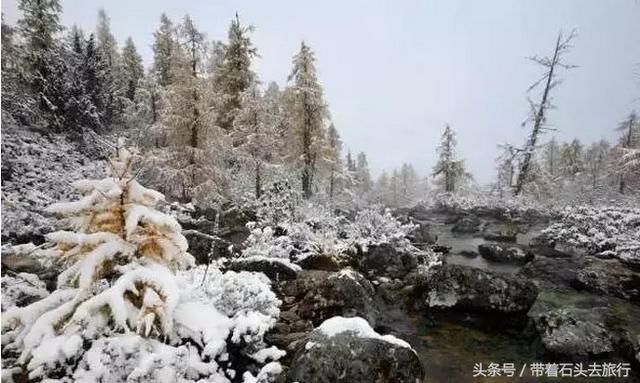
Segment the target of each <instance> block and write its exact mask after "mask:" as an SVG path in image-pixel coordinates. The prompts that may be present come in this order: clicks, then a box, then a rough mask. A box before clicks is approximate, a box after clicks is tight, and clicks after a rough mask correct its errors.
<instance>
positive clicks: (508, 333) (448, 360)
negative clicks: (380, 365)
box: [396, 217, 640, 383]
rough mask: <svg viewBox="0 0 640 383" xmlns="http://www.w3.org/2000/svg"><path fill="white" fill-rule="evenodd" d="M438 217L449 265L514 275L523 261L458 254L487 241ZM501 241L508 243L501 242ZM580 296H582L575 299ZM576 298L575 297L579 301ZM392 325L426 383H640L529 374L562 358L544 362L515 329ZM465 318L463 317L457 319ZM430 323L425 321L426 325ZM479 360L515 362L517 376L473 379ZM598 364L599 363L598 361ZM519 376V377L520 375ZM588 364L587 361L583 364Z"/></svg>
mask: <svg viewBox="0 0 640 383" xmlns="http://www.w3.org/2000/svg"><path fill="white" fill-rule="evenodd" d="M443 222H444V220H443V219H442V218H441V217H437V218H435V219H434V220H433V221H432V222H430V226H431V231H432V234H436V235H437V236H438V241H437V243H438V244H440V245H446V246H450V247H451V251H450V253H449V254H448V255H445V256H444V260H445V262H447V263H451V264H459V265H465V266H470V267H476V268H479V269H483V270H489V271H495V272H500V273H510V274H512V273H516V272H518V270H520V268H521V267H522V266H521V265H515V264H505V263H496V262H491V261H488V260H486V259H484V258H483V257H482V256H480V255H478V256H477V257H467V256H463V255H460V252H464V251H474V252H476V253H477V252H478V245H480V244H483V243H487V242H488V241H485V240H484V239H483V238H481V237H477V236H474V235H472V234H462V233H453V232H451V227H452V226H453V225H450V224H444V223H443ZM541 229H542V227H534V228H531V230H529V232H527V233H525V234H518V236H517V243H516V244H518V245H528V244H529V243H530V241H531V239H532V238H533V237H535V236H536V235H537V234H538V233H539V232H540V230H541ZM505 245H508V244H506V243H505ZM578 298H579V299H582V298H581V297H578ZM578 298H576V299H578ZM397 319H398V320H397V322H396V324H397V325H398V329H401V330H400V331H401V332H404V334H401V335H404V336H405V339H407V340H408V341H409V342H410V343H411V344H412V346H413V347H414V349H415V350H416V351H417V353H418V355H419V357H420V360H421V361H422V363H423V365H424V366H425V371H426V376H425V379H424V382H430V383H450V382H451V383H467V382H469V383H472V382H473V383H478V382H491V383H501V382H525V383H529V382H574V383H583V382H623V383H632V382H633V383H636V382H640V379H639V378H638V377H637V375H634V376H633V377H627V378H616V377H611V378H599V377H588V378H583V377H558V378H549V377H533V376H531V369H530V368H531V363H536V362H540V363H562V362H566V361H558V360H545V359H544V358H543V356H542V355H538V354H537V352H536V349H534V347H533V346H532V345H531V344H530V339H529V337H527V336H525V335H524V334H523V333H522V332H518V331H517V330H504V331H487V330H481V329H478V328H475V327H474V326H472V325H466V324H463V323H461V322H463V321H462V320H455V321H453V322H452V321H441V322H436V324H433V323H430V322H428V321H427V320H425V319H424V318H420V317H404V318H402V317H398V318H397ZM459 319H463V318H459ZM427 323H429V325H428V324H427ZM476 363H482V366H483V368H484V369H486V368H487V366H488V365H489V363H497V364H499V365H502V364H503V363H513V364H514V367H515V369H516V372H515V374H514V375H515V376H513V377H507V376H492V377H489V376H486V377H483V376H479V377H474V365H475V364H476ZM600 363H602V362H600ZM523 366H524V370H522V377H520V376H519V375H520V374H521V369H523ZM584 366H585V368H587V366H588V363H585V365H584Z"/></svg>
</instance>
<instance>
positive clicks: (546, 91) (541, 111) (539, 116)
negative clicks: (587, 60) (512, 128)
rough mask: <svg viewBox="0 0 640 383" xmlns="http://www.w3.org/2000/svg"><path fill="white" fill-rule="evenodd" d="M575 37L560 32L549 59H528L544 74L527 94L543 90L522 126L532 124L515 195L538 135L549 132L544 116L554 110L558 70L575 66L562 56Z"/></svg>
mask: <svg viewBox="0 0 640 383" xmlns="http://www.w3.org/2000/svg"><path fill="white" fill-rule="evenodd" d="M575 36H576V32H575V30H572V31H571V33H570V34H569V35H568V36H566V37H565V36H564V35H563V34H562V32H560V33H559V34H558V38H557V40H556V45H555V49H554V51H553V55H552V56H551V57H549V56H543V57H540V56H534V57H531V58H530V59H531V60H532V61H533V62H535V63H537V64H540V65H542V66H543V67H544V68H545V72H544V74H543V75H542V77H541V78H540V79H539V80H538V81H536V82H535V83H533V84H532V85H531V86H530V87H529V89H527V92H531V91H532V90H534V89H537V88H538V87H539V86H541V85H543V84H544V88H543V90H542V96H541V100H540V103H538V104H536V103H534V102H533V101H531V100H530V101H529V102H530V104H531V116H530V117H529V118H528V119H527V121H525V122H524V124H527V123H528V122H532V124H533V126H532V128H531V133H530V134H529V138H528V139H527V143H526V145H525V147H524V150H523V153H522V163H521V167H520V172H519V174H518V180H517V182H516V188H515V194H516V195H518V194H520V192H521V191H522V189H523V187H524V185H525V183H526V181H527V177H528V176H529V171H530V169H531V163H532V161H533V155H534V152H535V149H536V145H537V143H538V139H539V138H540V135H541V134H543V133H544V132H545V131H548V130H550V128H549V126H548V125H547V124H546V114H547V111H548V110H549V109H553V108H554V106H553V104H552V103H551V90H553V89H554V88H555V87H556V86H558V85H559V84H560V82H561V80H560V79H559V78H558V70H559V69H571V68H575V65H570V64H567V63H565V62H564V61H563V56H564V54H565V53H567V52H568V51H569V50H570V49H571V47H572V45H571V42H572V40H573V39H574V38H575Z"/></svg>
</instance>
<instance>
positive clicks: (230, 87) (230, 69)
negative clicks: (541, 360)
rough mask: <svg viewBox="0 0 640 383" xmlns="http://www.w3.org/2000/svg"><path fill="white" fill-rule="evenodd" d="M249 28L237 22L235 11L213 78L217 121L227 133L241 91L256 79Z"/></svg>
mask: <svg viewBox="0 0 640 383" xmlns="http://www.w3.org/2000/svg"><path fill="white" fill-rule="evenodd" d="M252 31H253V27H251V26H248V27H243V26H241V25H240V18H239V17H238V14H237V13H236V17H235V19H233V20H232V21H231V26H230V27H229V34H228V38H229V41H228V43H227V46H226V47H225V50H224V59H223V61H222V64H221V65H220V67H219V69H218V71H217V73H216V76H215V78H214V84H215V88H216V92H217V97H218V98H219V99H218V100H217V103H218V108H217V109H218V112H217V118H216V123H217V125H218V126H219V127H220V128H222V129H223V130H225V131H227V132H228V131H230V130H231V128H232V127H233V120H234V119H235V117H236V115H237V114H238V111H239V110H240V103H241V95H242V93H243V92H244V91H245V90H246V89H247V88H249V86H250V85H251V83H252V82H253V81H254V79H255V74H254V73H253V71H251V59H252V58H253V57H255V56H256V55H257V53H256V49H255V48H254V47H253V44H252V43H251V40H250V39H249V33H250V32H252Z"/></svg>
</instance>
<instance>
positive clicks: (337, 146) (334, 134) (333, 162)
mask: <svg viewBox="0 0 640 383" xmlns="http://www.w3.org/2000/svg"><path fill="white" fill-rule="evenodd" d="M327 141H328V142H327V143H328V146H329V160H330V164H329V200H330V201H333V197H334V195H335V194H336V187H337V180H338V174H339V173H340V171H341V168H342V164H341V161H340V153H341V151H342V141H341V140H340V134H339V133H338V130H337V129H336V126H335V125H334V124H333V123H331V125H329V129H328V130H327Z"/></svg>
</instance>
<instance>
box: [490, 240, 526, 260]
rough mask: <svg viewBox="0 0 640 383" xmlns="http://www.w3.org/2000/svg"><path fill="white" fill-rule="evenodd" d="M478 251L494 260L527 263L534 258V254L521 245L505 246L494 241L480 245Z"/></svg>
mask: <svg viewBox="0 0 640 383" xmlns="http://www.w3.org/2000/svg"><path fill="white" fill-rule="evenodd" d="M478 252H479V253H480V255H482V256H483V257H484V258H486V259H488V260H490V261H494V262H508V263H526V262H528V261H530V260H531V259H533V254H532V253H529V252H525V251H524V250H522V249H521V248H519V247H515V246H510V247H503V246H500V245H497V244H494V243H483V244H481V245H478Z"/></svg>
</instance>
